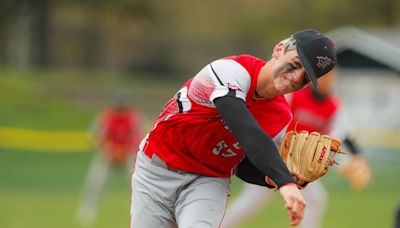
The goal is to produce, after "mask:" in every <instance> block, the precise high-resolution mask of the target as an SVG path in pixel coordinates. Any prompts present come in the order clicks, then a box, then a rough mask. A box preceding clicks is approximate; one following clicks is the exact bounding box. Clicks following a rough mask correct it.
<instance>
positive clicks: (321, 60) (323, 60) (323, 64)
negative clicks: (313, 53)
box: [317, 56, 333, 70]
mask: <svg viewBox="0 0 400 228" xmlns="http://www.w3.org/2000/svg"><path fill="white" fill-rule="evenodd" d="M317 60H318V63H317V67H318V68H321V69H323V70H325V68H327V67H328V66H329V65H331V64H332V62H333V61H332V59H331V58H329V57H328V56H317Z"/></svg>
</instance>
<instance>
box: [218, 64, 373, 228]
mask: <svg viewBox="0 0 400 228" xmlns="http://www.w3.org/2000/svg"><path fill="white" fill-rule="evenodd" d="M335 78H336V69H334V70H332V71H330V72H329V73H328V74H327V75H325V76H324V77H321V78H319V79H318V90H317V91H315V90H314V89H313V88H312V87H311V86H308V87H305V88H304V89H302V90H299V91H297V92H294V93H292V94H288V95H287V96H286V98H287V100H288V103H289V105H290V107H291V110H292V113H293V120H292V122H291V123H290V124H289V126H288V131H290V130H294V129H295V130H296V131H302V130H306V131H309V132H312V131H317V132H321V133H322V134H327V135H331V136H333V137H335V138H338V139H340V140H342V142H343V144H344V146H345V147H346V148H347V150H348V151H350V152H351V155H349V156H351V158H348V160H347V162H346V161H345V160H344V161H342V163H343V164H341V165H340V166H339V168H338V170H339V172H340V173H341V174H343V175H344V176H345V177H347V178H348V180H349V182H350V184H351V187H352V189H353V190H355V191H360V190H362V189H363V188H364V187H365V186H366V184H367V183H368V182H369V180H370V176H371V173H370V172H371V171H370V168H369V165H368V163H367V161H366V159H365V158H364V157H363V156H362V155H361V154H360V153H359V151H360V150H359V148H358V146H357V145H356V143H355V142H354V140H353V139H352V138H351V136H352V135H351V132H350V130H349V124H348V122H347V120H346V117H345V115H344V113H343V111H342V109H341V104H340V100H339V98H338V97H336V96H335V94H334V92H333V86H334V83H335ZM302 193H303V195H304V198H305V200H306V203H307V208H306V210H305V213H304V218H303V221H302V222H301V224H300V226H301V227H304V228H318V227H321V222H322V218H323V215H324V210H325V205H326V201H327V193H326V190H325V188H324V187H323V185H322V184H321V182H320V181H318V180H317V181H315V182H312V183H310V184H309V185H308V186H307V188H305V189H303V190H302ZM272 196H273V191H271V190H269V189H266V188H262V187H260V186H257V185H251V184H245V186H244V187H243V189H242V191H241V193H240V194H239V195H238V196H237V198H236V199H235V201H234V202H233V203H232V204H231V205H230V206H229V207H228V209H227V212H226V214H225V218H224V221H223V223H222V226H221V227H223V228H233V227H238V226H239V225H240V223H242V222H243V221H245V220H246V219H248V218H249V217H251V216H253V215H255V214H257V212H259V210H260V209H261V208H262V207H263V206H264V205H265V204H266V203H267V202H268V201H269V200H270V199H271V197H272Z"/></svg>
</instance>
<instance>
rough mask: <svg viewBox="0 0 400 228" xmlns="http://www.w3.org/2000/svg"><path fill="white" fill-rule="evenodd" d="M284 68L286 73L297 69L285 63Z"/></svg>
mask: <svg viewBox="0 0 400 228" xmlns="http://www.w3.org/2000/svg"><path fill="white" fill-rule="evenodd" d="M285 68H286V70H288V71H292V70H295V69H297V67H296V66H295V65H294V64H293V63H286V64H285Z"/></svg>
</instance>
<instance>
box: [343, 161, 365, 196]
mask: <svg viewBox="0 0 400 228" xmlns="http://www.w3.org/2000/svg"><path fill="white" fill-rule="evenodd" d="M339 172H340V173H341V174H342V175H343V176H345V177H346V178H347V180H348V181H349V183H350V185H351V188H352V189H353V190H354V191H356V192H358V191H361V190H363V189H364V188H365V186H366V185H367V184H368V183H369V181H370V180H371V169H370V167H369V164H368V161H367V160H366V159H365V158H364V157H362V156H361V155H353V156H352V158H351V160H350V162H348V163H347V164H344V165H343V166H342V165H341V166H339Z"/></svg>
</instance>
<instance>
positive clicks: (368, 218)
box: [0, 149, 400, 228]
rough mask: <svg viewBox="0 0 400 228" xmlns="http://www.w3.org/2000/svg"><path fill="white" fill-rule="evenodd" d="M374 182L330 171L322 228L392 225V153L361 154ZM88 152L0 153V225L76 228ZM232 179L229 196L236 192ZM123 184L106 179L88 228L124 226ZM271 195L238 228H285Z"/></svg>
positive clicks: (126, 193)
mask: <svg viewBox="0 0 400 228" xmlns="http://www.w3.org/2000/svg"><path fill="white" fill-rule="evenodd" d="M366 151H367V152H368V153H367V155H368V158H369V159H370V160H371V164H372V168H373V171H374V179H373V181H372V183H371V184H370V186H369V187H368V188H367V189H365V190H364V191H363V192H361V193H354V192H352V191H350V190H349V189H348V185H347V183H346V181H345V180H344V179H343V178H342V177H341V176H339V175H338V174H337V173H336V172H330V173H329V174H328V175H327V176H326V177H325V178H324V179H323V182H324V183H325V186H326V188H327V190H328V192H329V207H328V210H327V212H326V217H325V220H324V227H332V228H333V227H349V228H351V227H371V228H372V227H392V224H393V219H394V218H393V216H394V209H395V207H396V205H397V204H398V203H400V192H399V189H400V183H399V181H398V180H399V177H400V176H399V173H400V172H399V171H400V168H399V167H398V162H399V161H400V153H399V152H398V151H383V150H380V151H377V150H366ZM91 155H92V154H91V153H59V154H51V153H40V152H24V151H13V150H5V149H2V150H0V180H1V181H0V202H1V203H0V227H7V228H17V227H38V228H42V227H60V228H63V227H65V228H67V227H68V228H69V227H79V225H78V223H77V222H76V221H75V217H74V216H75V212H76V209H77V205H78V200H79V194H80V188H81V185H82V184H83V179H84V176H85V174H86V169H87V166H88V163H89V160H90V157H91ZM240 187H241V185H240V182H239V181H238V180H237V179H234V181H233V196H232V198H234V197H235V195H236V194H237V193H238V192H239V190H240ZM129 200H130V188H129V182H128V180H127V178H126V176H125V175H124V173H123V172H118V170H115V172H113V173H112V175H111V176H110V178H109V182H108V183H107V187H106V190H105V192H104V194H103V197H102V201H101V204H100V208H99V210H100V211H99V212H100V213H99V219H98V220H97V221H96V223H95V224H94V225H93V227H99V228H101V227H127V226H128V223H129V203H130V202H129ZM287 223H288V218H287V215H286V211H285V210H284V208H283V206H282V202H281V198H280V196H279V194H278V193H277V194H276V196H275V198H274V199H273V201H272V202H271V203H270V204H269V205H266V206H265V207H264V209H263V210H262V211H261V212H260V214H258V215H257V216H256V217H255V218H252V219H250V220H249V221H244V224H243V226H242V227H260V228H261V227H288V226H287Z"/></svg>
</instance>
